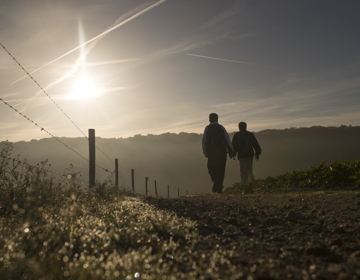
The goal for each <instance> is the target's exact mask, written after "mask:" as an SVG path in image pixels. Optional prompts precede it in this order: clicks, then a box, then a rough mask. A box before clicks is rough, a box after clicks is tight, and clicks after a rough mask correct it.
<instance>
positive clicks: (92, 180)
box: [89, 129, 95, 188]
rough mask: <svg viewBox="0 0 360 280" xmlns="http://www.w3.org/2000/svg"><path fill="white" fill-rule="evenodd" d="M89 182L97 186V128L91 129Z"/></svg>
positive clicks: (91, 185)
mask: <svg viewBox="0 0 360 280" xmlns="http://www.w3.org/2000/svg"><path fill="white" fill-rule="evenodd" d="M89 184H90V185H89V187H90V188H92V187H93V186H95V129H89Z"/></svg>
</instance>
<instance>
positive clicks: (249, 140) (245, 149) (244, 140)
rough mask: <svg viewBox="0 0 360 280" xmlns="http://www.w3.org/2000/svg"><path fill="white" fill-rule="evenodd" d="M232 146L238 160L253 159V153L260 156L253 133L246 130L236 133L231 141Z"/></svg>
mask: <svg viewBox="0 0 360 280" xmlns="http://www.w3.org/2000/svg"><path fill="white" fill-rule="evenodd" d="M232 145H233V147H234V153H235V154H237V155H238V159H240V158H249V157H254V155H255V153H256V154H257V155H260V154H261V148H260V145H259V143H258V141H257V140H256V138H255V135H254V133H252V132H249V131H247V130H244V131H243V130H241V131H239V132H236V133H235V134H234V137H233V140H232ZM254 149H255V153H254Z"/></svg>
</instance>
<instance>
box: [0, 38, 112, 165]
mask: <svg viewBox="0 0 360 280" xmlns="http://www.w3.org/2000/svg"><path fill="white" fill-rule="evenodd" d="M0 45H1V46H2V48H3V49H4V50H5V51H6V52H7V53H8V55H9V56H10V57H11V58H12V59H13V60H14V61H15V62H16V63H17V64H18V65H19V67H20V68H21V69H22V70H23V71H24V72H25V73H26V74H27V75H28V76H29V77H30V79H31V80H33V82H34V83H35V84H36V85H37V86H38V87H39V88H40V89H41V90H42V92H44V93H45V95H46V96H47V97H48V98H49V99H50V100H51V101H52V102H53V103H54V104H55V106H56V107H57V108H58V109H59V110H60V111H61V112H62V113H63V114H64V115H65V116H66V117H67V118H68V119H69V120H70V122H71V123H72V124H73V125H74V126H75V127H76V128H77V129H78V130H79V131H80V133H81V134H82V135H83V136H84V137H85V138H86V139H87V140H89V138H88V137H87V136H86V134H85V133H84V132H83V131H82V130H81V129H80V128H79V127H78V126H77V125H76V124H75V122H74V121H73V120H72V119H71V118H70V117H69V116H68V115H67V114H66V113H65V112H64V110H63V109H62V108H61V107H60V106H59V105H58V104H57V103H56V102H55V100H54V99H52V98H51V96H50V95H49V94H48V93H47V92H46V91H45V90H44V89H43V88H42V87H41V85H40V84H39V83H38V82H37V81H36V80H35V79H34V77H32V76H31V74H30V73H29V72H28V71H26V69H25V68H24V67H23V66H22V65H21V64H20V62H19V61H18V60H17V59H16V58H15V57H14V56H13V55H12V54H11V53H10V52H9V51H8V50H7V49H6V47H5V46H4V45H3V44H2V43H1V42H0ZM95 147H96V148H97V149H98V150H99V151H100V152H101V153H102V154H103V155H104V156H105V157H107V158H108V159H109V160H110V161H111V162H113V161H112V160H111V158H110V157H109V156H108V155H106V154H105V153H104V152H103V151H102V150H101V149H100V148H99V147H98V146H96V145H95ZM98 167H99V166H98ZM99 168H101V169H104V170H105V171H108V170H107V169H105V168H102V167H99Z"/></svg>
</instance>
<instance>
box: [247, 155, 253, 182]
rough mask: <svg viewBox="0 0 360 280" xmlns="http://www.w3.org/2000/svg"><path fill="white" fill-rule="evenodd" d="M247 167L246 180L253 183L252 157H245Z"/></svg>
mask: <svg viewBox="0 0 360 280" xmlns="http://www.w3.org/2000/svg"><path fill="white" fill-rule="evenodd" d="M247 160H248V162H247V168H248V180H249V183H254V182H255V176H254V173H253V162H254V158H248V159H247Z"/></svg>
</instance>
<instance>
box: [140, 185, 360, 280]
mask: <svg viewBox="0 0 360 280" xmlns="http://www.w3.org/2000/svg"><path fill="white" fill-rule="evenodd" d="M145 202H146V203H149V204H151V205H154V206H156V207H157V208H158V209H161V210H167V211H170V212H173V213H175V214H176V215H178V216H182V217H188V218H189V219H191V220H193V221H196V222H197V230H198V232H199V236H198V237H197V238H196V240H195V242H194V241H193V243H192V244H191V245H190V244H184V247H186V248H189V247H191V248H192V252H193V255H195V256H201V255H202V256H203V257H205V258H208V257H210V256H211V255H212V254H214V252H221V251H223V252H224V251H226V252H227V254H226V256H227V260H228V261H229V263H230V265H232V267H234V268H235V267H236V269H235V270H236V276H234V274H233V276H229V274H227V272H226V271H219V273H218V275H219V278H218V279H249V280H251V279H254V280H255V279H259V280H260V279H360V191H359V190H346V191H317V192H305V191H304V192H297V193H296V192H290V193H270V194H269V193H255V194H250V195H213V194H211V195H193V196H184V197H180V198H169V199H165V198H157V197H148V198H146V199H145ZM177 265H179V266H181V262H180V263H179V262H178V263H177ZM215 265H216V266H217V265H218V264H215ZM185 267H186V266H185ZM185 270H186V268H185ZM184 273H186V271H184ZM223 277H224V278H223ZM206 279H214V278H209V277H208V278H206Z"/></svg>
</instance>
